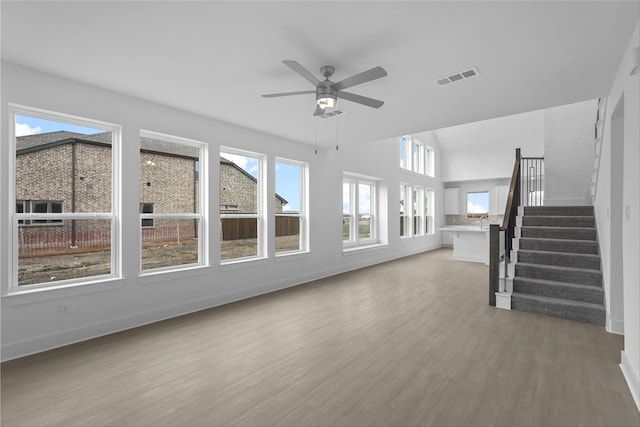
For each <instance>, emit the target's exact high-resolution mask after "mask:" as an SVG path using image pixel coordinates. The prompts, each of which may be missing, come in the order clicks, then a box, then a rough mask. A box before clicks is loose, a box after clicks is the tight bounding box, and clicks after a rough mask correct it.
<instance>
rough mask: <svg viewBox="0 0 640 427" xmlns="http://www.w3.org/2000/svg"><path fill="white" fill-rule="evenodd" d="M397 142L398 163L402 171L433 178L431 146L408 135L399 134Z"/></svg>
mask: <svg viewBox="0 0 640 427" xmlns="http://www.w3.org/2000/svg"><path fill="white" fill-rule="evenodd" d="M399 144H400V149H399V150H398V152H399V153H400V161H399V164H400V168H401V169H402V170H403V171H406V172H413V173H416V174H419V175H425V176H428V177H430V178H435V150H434V149H433V147H431V146H429V145H427V144H425V143H423V142H422V141H420V140H418V139H416V138H414V137H412V136H410V135H404V136H401V137H400V140H399ZM403 144H404V146H403ZM403 148H404V149H403Z"/></svg>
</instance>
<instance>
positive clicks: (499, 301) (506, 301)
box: [496, 292, 511, 310]
mask: <svg viewBox="0 0 640 427" xmlns="http://www.w3.org/2000/svg"><path fill="white" fill-rule="evenodd" d="M496 308H502V309H503V310H511V292H496Z"/></svg>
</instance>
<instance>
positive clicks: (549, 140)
mask: <svg viewBox="0 0 640 427" xmlns="http://www.w3.org/2000/svg"><path fill="white" fill-rule="evenodd" d="M596 112H597V101H595V100H591V101H586V102H580V103H577V104H570V105H564V106H561V107H555V108H548V109H546V110H545V112H544V135H545V141H544V165H545V185H544V187H545V188H544V190H545V193H544V203H545V205H556V206H558V205H585V204H587V205H588V204H591V201H590V194H591V193H590V185H591V171H592V168H593V144H594V139H595V136H594V126H595V123H596Z"/></svg>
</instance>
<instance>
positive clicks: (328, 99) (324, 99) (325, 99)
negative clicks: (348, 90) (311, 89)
mask: <svg viewBox="0 0 640 427" xmlns="http://www.w3.org/2000/svg"><path fill="white" fill-rule="evenodd" d="M336 101H337V99H336V96H335V95H333V94H327V93H325V94H322V95H318V98H317V99H316V102H317V103H318V106H319V107H320V108H322V109H323V110H324V109H325V108H333V107H335V105H336Z"/></svg>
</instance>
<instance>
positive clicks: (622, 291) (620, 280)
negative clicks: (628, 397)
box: [594, 20, 640, 409]
mask: <svg viewBox="0 0 640 427" xmlns="http://www.w3.org/2000/svg"><path fill="white" fill-rule="evenodd" d="M639 29H640V20H639V21H638V24H636V28H635V31H634V33H633V35H632V36H631V39H630V40H629V44H628V46H627V49H626V50H625V55H624V58H623V59H622V62H621V64H620V67H619V69H618V72H617V74H616V78H615V80H614V82H613V86H612V88H611V91H610V93H609V96H608V98H607V110H606V115H605V118H606V121H605V128H604V133H603V146H602V153H601V158H600V170H599V174H598V182H597V186H596V198H595V203H594V205H595V210H596V220H597V225H598V239H599V241H600V251H601V255H602V263H603V276H604V278H603V279H604V288H605V296H606V299H607V327H608V328H609V329H623V331H624V350H623V351H622V354H621V363H620V367H621V369H622V372H623V374H624V376H625V379H626V380H627V383H628V385H629V389H630V390H631V393H632V395H633V397H634V399H635V402H636V405H638V409H640V286H639V285H638V284H639V283H640V269H639V264H640V263H639V262H638V260H639V259H640V243H639V242H640V191H639V189H640V172H639V170H640V168H638V164H640V147H639V143H638V141H640V84H639V83H640V76H639V75H638V74H636V75H634V76H631V75H630V73H629V72H630V70H631V68H632V58H633V55H632V50H633V48H635V47H637V46H640V30H639ZM614 114H615V115H616V116H618V117H615V119H616V120H613V119H614V117H612V116H614ZM620 120H622V122H621V124H620ZM616 121H618V126H621V128H620V129H618V130H616V129H615V126H616V123H614V122H616ZM612 124H613V125H614V127H612ZM618 131H620V133H622V137H620V135H619V134H618ZM613 144H621V145H622V146H618V147H612V145H613ZM612 148H613V149H612ZM619 150H621V152H622V156H620V155H616V154H615V153H616V152H617V151H618V152H620V151H619ZM612 153H613V155H612ZM620 168H621V169H622V174H621V177H622V181H623V185H622V189H620V188H617V187H618V186H616V185H612V183H614V184H615V179H616V178H615V176H616V175H615V173H614V171H615V170H618V169H620ZM616 192H617V193H616ZM627 211H628V215H627ZM616 224H618V225H619V226H621V232H620V234H621V235H622V239H621V241H620V239H612V236H613V235H614V234H612V228H615V227H616ZM615 246H618V247H617V248H615ZM616 253H621V254H622V260H621V263H616V261H615V260H614V259H613V258H614V255H615V254H616ZM617 265H620V266H621V267H622V274H621V275H616V274H615V273H614V272H613V271H612V270H613V269H614V268H616V266H617ZM618 300H621V301H622V305H623V309H622V310H623V313H619V312H618V311H617V310H616V307H615V306H614V304H615V301H618ZM612 301H613V303H612ZM620 314H622V322H623V324H622V325H620V324H619V322H620V320H621V319H620V318H618V317H615V316H619V315H620ZM612 316H614V318H612Z"/></svg>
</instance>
